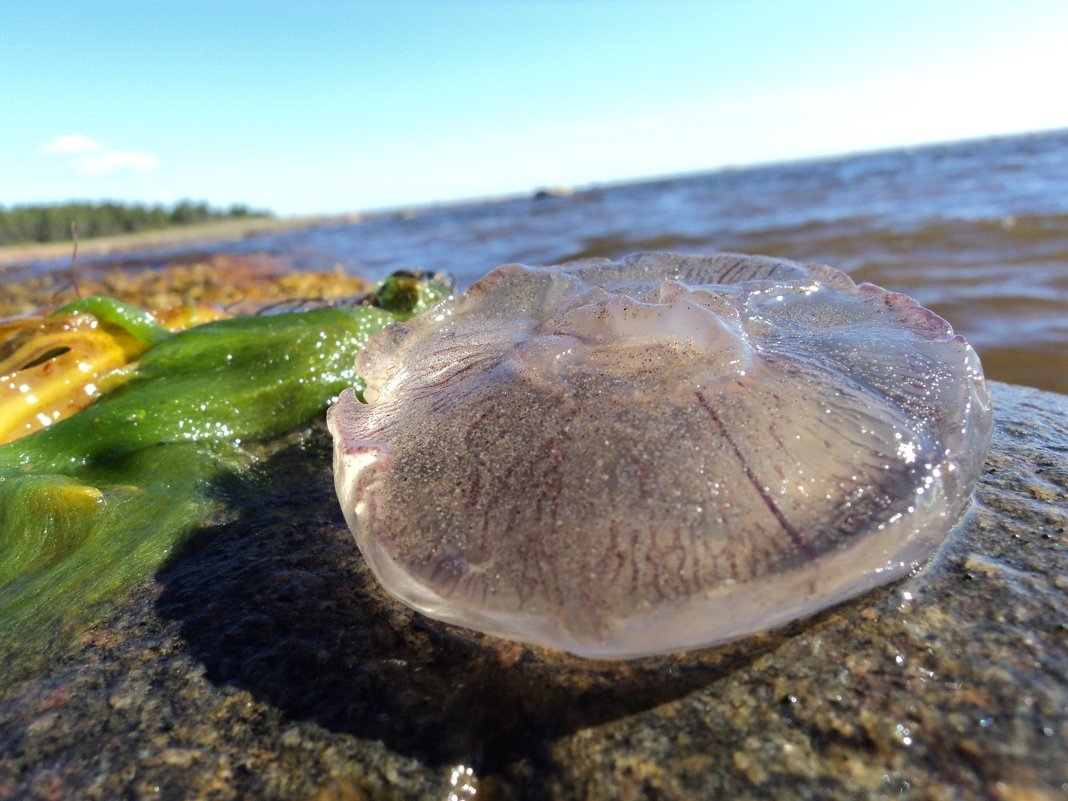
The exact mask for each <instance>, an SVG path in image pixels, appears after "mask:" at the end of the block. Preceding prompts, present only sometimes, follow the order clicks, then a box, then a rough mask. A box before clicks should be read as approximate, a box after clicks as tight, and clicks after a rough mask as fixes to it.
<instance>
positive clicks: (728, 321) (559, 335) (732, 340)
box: [513, 281, 755, 378]
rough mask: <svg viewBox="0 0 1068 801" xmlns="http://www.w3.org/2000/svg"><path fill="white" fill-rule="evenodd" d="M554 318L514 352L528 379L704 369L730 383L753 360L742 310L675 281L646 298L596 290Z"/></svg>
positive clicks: (637, 293)
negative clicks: (723, 376)
mask: <svg viewBox="0 0 1068 801" xmlns="http://www.w3.org/2000/svg"><path fill="white" fill-rule="evenodd" d="M555 312H556V313H555V314H552V315H548V316H547V319H546V320H545V322H544V323H543V324H542V325H541V327H540V330H539V331H538V332H537V333H536V334H535V335H534V336H533V337H532V338H531V339H528V340H526V341H524V342H522V343H520V344H518V345H517V346H516V349H515V353H514V354H513V355H514V357H515V359H516V361H517V362H518V363H519V365H520V367H521V369H522V371H523V372H526V373H528V374H530V373H533V374H538V373H542V374H546V373H547V374H552V375H554V376H557V377H558V376H560V375H562V374H574V375H584V374H587V373H591V372H597V373H598V374H601V375H604V376H605V377H606V378H611V377H619V376H620V375H622V374H629V375H638V374H641V373H647V372H656V373H659V374H664V373H676V372H678V371H680V370H682V371H686V370H690V369H697V368H701V369H702V370H703V372H704V374H705V375H706V376H707V375H709V374H722V375H726V376H729V375H730V374H732V373H736V372H737V373H741V374H744V372H745V371H746V370H748V369H749V368H750V367H751V365H752V363H753V360H754V358H755V350H754V348H753V346H752V345H751V343H750V342H749V339H748V337H747V336H746V333H745V331H744V329H743V327H742V324H741V320H740V317H739V314H738V310H737V309H736V308H735V307H734V305H732V304H731V303H730V301H729V300H728V298H727V297H726V296H724V295H720V294H718V293H716V292H714V291H711V290H709V289H694V288H691V287H687V286H685V285H684V284H680V283H677V282H674V281H664V282H663V283H661V284H660V285H659V286H658V287H656V288H654V289H651V290H648V289H647V290H646V291H639V290H638V288H634V289H631V290H618V291H608V290H605V289H603V288H601V287H594V288H591V289H590V290H588V291H587V292H583V293H582V294H581V295H579V296H578V297H577V298H574V297H573V298H572V299H571V302H569V303H567V304H565V305H561V307H559V308H558V309H556V310H555ZM710 363H711V364H710ZM710 366H711V367H712V368H713V369H712V370H711V371H709V367H710Z"/></svg>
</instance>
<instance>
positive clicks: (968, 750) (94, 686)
mask: <svg viewBox="0 0 1068 801" xmlns="http://www.w3.org/2000/svg"><path fill="white" fill-rule="evenodd" d="M992 388H993V392H994V402H995V408H996V412H995V416H996V421H997V428H996V432H995V436H994V446H993V450H992V452H991V455H990V457H989V459H988V462H987V466H986V471H985V473H984V476H983V478H982V481H981V483H980V487H979V490H978V497H977V503H976V506H975V509H974V510H973V512H972V514H971V516H970V517H969V518H968V520H967V521H966V522H965V523H964V524H963V525H962V526H961V527H960V528H959V529H958V530H957V531H956V532H955V533H954V535H953V536H952V537H951V538H950V540H949V542H948V543H947V544H946V546H945V547H944V548H943V550H942V553H941V554H940V555H939V556H938V558H937V559H936V560H935V562H934V563H933V564H932V565H931V566H930V567H929V568H928V569H927V570H925V571H923V572H922V573H920V574H918V575H916V576H913V577H911V578H908V579H905V580H903V581H900V582H898V583H896V584H892V585H890V586H888V587H884V588H881V589H878V590H876V591H873V592H871V593H869V594H868V595H865V596H863V597H861V598H858V599H856V600H854V601H851V602H849V603H846V604H842V605H840V606H838V607H835V608H833V609H831V610H829V611H827V612H824V613H823V614H821V615H819V616H817V617H816V618H813V619H810V620H807V621H802V622H798V623H794V624H792V625H790V626H787V627H785V628H782V629H779V630H776V631H774V632H771V633H768V634H764V635H760V636H757V637H752V638H749V639H746V640H743V641H740V642H737V643H734V644H732V645H728V646H725V647H721V648H716V649H711V650H708V651H703V652H699V653H694V654H688V655H684V656H680V657H660V658H655V659H647V660H641V661H638V662H633V663H624V664H609V663H593V662H584V661H581V660H578V659H575V658H572V657H567V656H565V655H562V654H558V653H553V652H548V651H543V650H539V649H536V648H529V647H524V646H519V645H514V644H511V643H505V642H502V641H499V640H494V639H492V638H489V637H484V636H480V635H477V634H471V633H468V632H464V631H461V630H458V629H454V628H451V627H449V626H446V625H444V624H439V623H436V622H434V621H430V620H427V619H426V618H423V617H421V616H418V615H416V614H414V613H412V612H411V611H410V610H408V609H406V608H405V607H402V606H401V605H399V604H397V603H395V602H393V601H392V600H390V599H389V598H387V597H385V596H384V595H383V594H382V592H381V591H380V590H379V589H378V587H377V586H376V585H375V583H374V581H373V579H372V578H371V576H370V574H369V572H368V571H367V569H366V567H365V566H364V565H363V563H362V560H361V559H360V556H359V554H358V552H357V551H356V549H355V546H354V545H353V544H352V540H351V537H350V535H349V533H348V531H347V529H346V527H345V524H344V522H343V520H342V519H341V516H340V513H339V511H338V509H337V504H336V501H335V498H334V494H333V488H332V484H331V477H330V472H329V453H330V442H329V440H328V438H327V436H326V435H325V432H324V430H323V428H322V427H321V426H315V427H313V428H312V429H310V430H309V431H307V432H305V433H304V435H303V436H302V437H301V438H300V439H299V441H296V442H291V443H290V444H289V445H288V446H287V447H285V448H284V449H282V450H281V451H279V452H277V453H275V454H274V455H272V456H271V457H270V458H269V459H268V460H267V461H266V462H265V463H264V465H263V471H262V475H261V476H260V477H259V479H258V480H257V481H256V482H253V483H252V484H235V485H234V486H232V487H226V488H222V491H223V494H224V496H225V497H226V498H227V499H228V500H229V503H230V506H231V508H232V510H233V514H232V515H231V516H230V517H228V518H227V522H225V523H223V524H219V525H217V526H215V527H214V528H211V529H209V530H205V531H203V532H201V533H200V534H198V535H197V536H196V537H195V539H194V541H193V542H191V543H190V544H189V546H188V547H187V548H185V549H184V550H183V551H182V553H181V554H179V555H178V556H177V557H176V558H175V559H173V560H172V561H171V563H170V564H169V565H168V566H167V567H166V568H165V569H164V570H163V571H162V572H161V573H160V575H159V576H158V579H157V581H155V582H153V583H152V584H150V585H149V586H147V587H144V588H142V589H141V590H139V591H138V593H137V594H136V595H135V596H134V597H132V598H131V599H129V601H128V602H126V603H124V604H123V605H122V606H121V607H120V608H119V609H117V610H116V613H115V614H114V615H113V616H112V617H111V618H110V619H109V620H108V621H107V622H106V623H105V624H103V625H101V626H99V627H97V628H96V629H94V630H92V631H91V632H89V633H88V634H87V635H86V636H85V637H84V638H83V640H82V642H80V643H79V644H78V646H77V647H76V648H74V649H72V651H71V652H70V653H69V654H68V655H67V657H66V658H65V659H63V660H61V661H59V662H57V663H56V664H54V665H53V666H52V667H51V668H50V669H49V670H48V671H46V672H44V673H43V674H42V675H38V676H35V677H33V678H31V679H30V680H27V681H23V682H21V683H19V684H16V685H14V686H10V687H8V688H7V689H6V690H4V691H2V694H0V798H31V799H38V798H39V799H49V798H56V799H62V798H86V799H111V798H119V797H121V798H133V799H140V798H187V797H196V798H205V799H231V798H250V797H254V798H266V799H275V798H277V799H317V800H319V801H327V799H336V800H337V801H342V800H344V801H349V800H355V799H378V798H388V799H408V798H411V799H416V798H429V799H444V798H445V797H446V796H447V795H448V793H449V792H450V789H451V790H453V791H454V792H456V793H457V795H458V797H460V798H475V797H477V798H478V799H513V798H514V799H525V798H530V799H541V798H556V799H569V798H589V799H600V798H604V799H617V798H618V799H645V798H679V799H684V798H732V799H763V798H767V799H816V798H819V799H872V798H887V799H889V798H894V799H900V798H908V799H931V800H932V801H938V800H940V799H947V801H948V799H972V798H974V799H988V798H993V799H1012V800H1015V801H1024V800H1025V799H1026V800H1027V801H1031V800H1032V799H1064V798H1066V797H1068V578H1066V576H1068V555H1066V554H1068V549H1066V545H1068V534H1066V527H1068V504H1066V501H1065V498H1066V494H1068V396H1064V395H1055V394H1050V393H1044V392H1039V391H1037V390H1032V389H1027V388H1024V387H1014V386H1008V385H1004V384H993V385H992ZM461 765H462V766H464V768H470V769H471V774H470V775H468V773H467V771H466V770H458V767H459V766H461ZM454 778H455V782H453V779H454ZM465 782H466V783H467V784H468V785H469V789H468V790H464V789H463V787H462V785H463V784H464V783H465ZM471 788H474V789H476V790H477V795H476V794H473V792H472V789H471Z"/></svg>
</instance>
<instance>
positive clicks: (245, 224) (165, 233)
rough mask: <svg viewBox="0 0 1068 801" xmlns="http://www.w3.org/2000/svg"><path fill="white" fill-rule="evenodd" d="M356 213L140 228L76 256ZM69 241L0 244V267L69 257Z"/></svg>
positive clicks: (81, 248) (219, 238) (234, 235)
mask: <svg viewBox="0 0 1068 801" xmlns="http://www.w3.org/2000/svg"><path fill="white" fill-rule="evenodd" d="M359 219H360V215H358V214H349V215H335V216H326V215H323V216H317V217H281V218H271V217H266V218H265V217H257V218H247V219H241V220H218V221H215V222H207V223H201V224H197V225H188V226H180V227H176V228H166V229H164V230H160V231H139V232H137V233H132V234H121V235H118V236H106V237H99V238H96V239H83V240H81V241H80V242H79V243H78V255H79V256H100V255H104V254H108V253H122V252H127V251H133V250H151V249H154V248H167V247H175V246H184V245H195V244H199V243H203V244H212V243H217V242H231V241H235V240H239V239H246V238H248V237H250V236H257V235H259V234H271V233H280V232H283V231H291V230H294V229H299V228H311V227H314V226H317V225H326V224H330V223H339V224H340V223H353V222H357V221H358V220H359ZM72 252H73V243H72V242H47V243H36V242H34V243H27V244H20V245H4V246H0V267H3V266H7V265H11V264H19V263H23V262H33V261H44V260H46V259H61V258H64V257H69V256H70V255H71V254H72Z"/></svg>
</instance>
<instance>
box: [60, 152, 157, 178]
mask: <svg viewBox="0 0 1068 801" xmlns="http://www.w3.org/2000/svg"><path fill="white" fill-rule="evenodd" d="M77 165H78V171H79V172H81V173H82V175H107V174H108V173H112V172H118V171H119V170H127V169H129V170H140V171H142V172H148V171H150V170H154V169H156V167H158V166H159V159H157V158H156V157H155V156H153V155H151V154H149V153H141V152H139V151H137V150H107V151H105V152H103V153H94V154H92V155H88V156H82V157H81V158H80V159H78V160H77Z"/></svg>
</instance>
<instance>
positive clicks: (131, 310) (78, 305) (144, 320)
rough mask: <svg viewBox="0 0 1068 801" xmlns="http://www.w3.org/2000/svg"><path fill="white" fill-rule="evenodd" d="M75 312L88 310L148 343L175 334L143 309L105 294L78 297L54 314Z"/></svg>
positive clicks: (98, 317) (159, 340)
mask: <svg viewBox="0 0 1068 801" xmlns="http://www.w3.org/2000/svg"><path fill="white" fill-rule="evenodd" d="M74 312H88V313H89V314H92V315H93V316H94V317H96V318H97V319H98V320H100V321H101V322H105V323H111V324H112V325H115V326H118V327H119V328H121V329H123V330H124V331H126V333H128V334H130V335H131V336H134V337H137V339H140V340H141V341H142V342H144V343H145V344H146V345H155V344H156V343H157V342H162V341H163V340H164V339H167V338H169V337H172V336H174V332H173V331H170V330H168V329H166V328H164V327H163V326H162V325H160V324H159V323H157V322H156V318H155V317H153V316H152V315H151V314H149V313H148V312H146V311H144V310H143V309H139V308H137V307H136V306H131V305H130V304H129V303H123V302H122V301H121V300H115V298H108V297H104V296H103V295H89V296H87V297H84V298H78V299H77V300H75V301H73V302H71V303H68V304H67V305H66V306H63V307H61V308H59V309H56V311H55V312H53V313H52V316H53V317H55V316H57V315H60V314H71V313H74Z"/></svg>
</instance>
